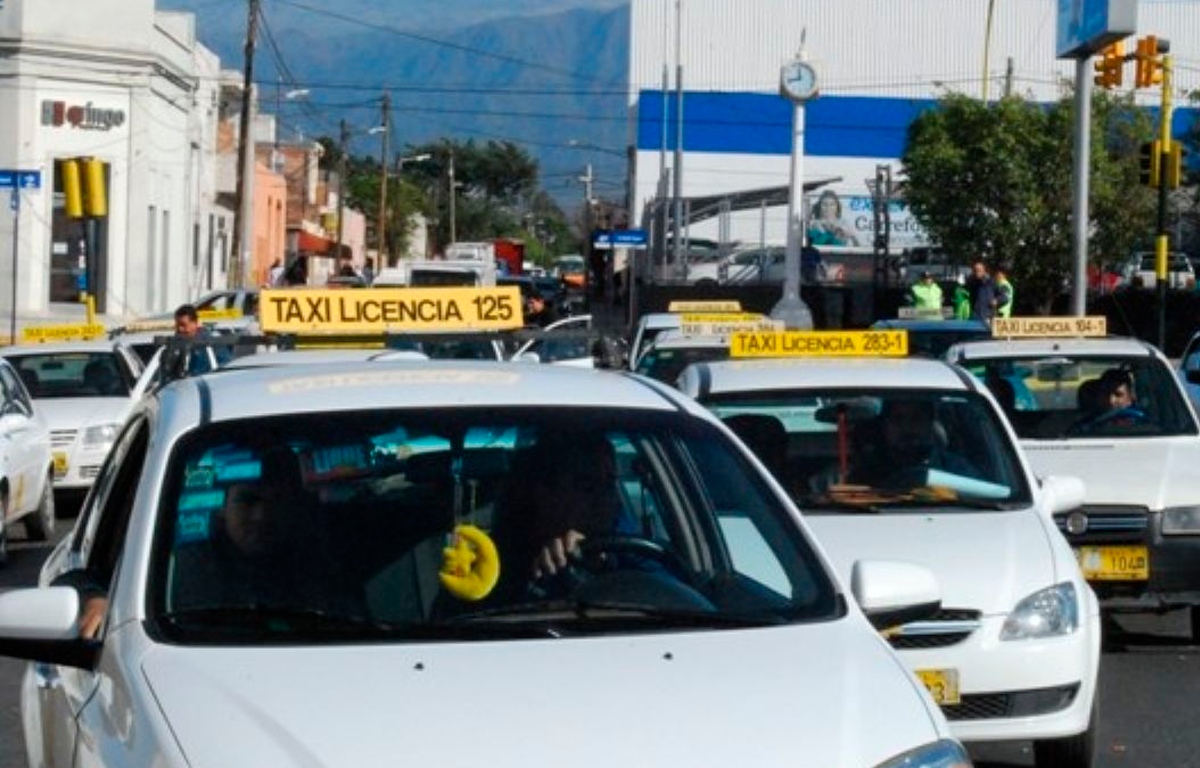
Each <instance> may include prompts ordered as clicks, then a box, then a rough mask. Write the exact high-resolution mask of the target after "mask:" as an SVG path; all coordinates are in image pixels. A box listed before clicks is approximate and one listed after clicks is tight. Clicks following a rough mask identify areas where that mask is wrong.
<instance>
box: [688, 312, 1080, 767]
mask: <svg viewBox="0 0 1200 768" xmlns="http://www.w3.org/2000/svg"><path fill="white" fill-rule="evenodd" d="M897 335H899V336H903V335H904V331H868V332H846V333H838V332H815V333H811V334H807V333H804V332H788V333H785V334H777V335H776V336H775V338H771V337H770V336H769V335H768V334H742V335H740V336H735V337H734V339H733V341H732V346H731V350H732V351H733V353H734V354H736V355H739V356H740V358H741V359H733V360H729V361H726V362H708V363H701V364H697V365H694V366H692V367H690V368H688V369H687V370H685V371H684V373H683V374H682V375H681V376H680V378H679V382H678V386H679V387H680V389H681V390H682V391H683V392H684V393H685V394H687V395H690V396H692V397H694V398H695V399H697V400H698V401H699V402H700V403H701V404H703V405H705V406H706V407H708V408H709V409H711V410H712V411H713V412H714V413H715V414H716V415H718V416H719V417H721V419H722V420H723V421H724V422H725V423H726V424H727V425H728V426H729V427H730V429H732V430H733V431H734V432H735V433H736V434H737V435H738V436H739V437H741V438H742V440H743V441H744V442H745V443H746V445H747V446H748V447H750V448H751V450H752V451H753V452H754V453H755V454H756V455H757V456H758V458H759V460H760V461H761V462H762V464H763V466H764V467H765V468H767V469H768V470H770V471H771V473H772V475H773V476H774V477H775V479H776V480H777V482H778V483H779V484H780V486H781V487H782V488H783V489H784V490H785V491H786V492H787V493H788V494H789V495H790V496H791V498H792V499H793V501H795V503H796V504H797V506H798V507H799V508H800V509H801V510H802V511H803V512H804V513H805V515H806V519H807V522H808V525H809V527H810V528H811V529H812V530H813V532H814V534H815V535H816V536H817V540H818V541H819V542H820V543H821V544H822V546H823V547H824V548H825V550H826V551H827V552H828V553H829V554H830V556H831V558H832V559H833V561H834V564H835V566H836V567H837V569H838V571H839V572H840V573H841V574H842V576H843V578H848V577H850V574H851V570H852V568H853V563H854V561H855V560H857V559H858V558H861V557H870V558H885V559H890V560H898V561H909V562H913V563H916V564H919V565H921V566H924V567H926V568H928V569H930V570H931V571H932V572H933V573H934V574H935V576H936V578H937V581H938V583H939V585H940V588H941V590H942V596H943V597H942V607H941V610H939V611H938V612H937V613H936V614H935V615H933V616H930V617H925V618H923V619H922V620H919V621H913V622H904V623H900V624H899V625H898V626H896V627H892V628H889V629H888V630H887V631H886V632H885V635H886V636H887V637H888V639H889V641H890V642H891V643H892V644H893V646H894V647H895V648H896V649H897V650H898V652H899V655H900V658H901V659H902V660H903V661H904V662H905V664H906V665H907V666H908V667H909V668H910V669H911V670H912V671H913V673H914V674H916V675H917V676H918V677H919V678H920V679H921V681H922V682H923V683H925V685H926V686H927V687H928V688H929V690H930V693H931V694H932V695H933V697H934V698H935V699H936V700H937V701H938V703H939V704H940V705H941V707H942V710H943V711H944V712H945V714H946V717H947V718H948V719H949V721H950V725H951V729H952V730H953V732H954V733H955V734H956V735H957V736H958V737H959V738H961V739H963V740H965V741H1005V740H1033V742H1034V755H1035V760H1036V763H1037V765H1039V766H1047V767H1049V766H1055V767H1058V768H1061V767H1064V766H1080V767H1085V766H1090V765H1091V763H1092V759H1093V754H1094V735H1095V728H1096V714H1095V709H1094V706H1095V701H1096V683H1097V671H1098V668H1099V660H1100V623H1099V621H1100V615H1099V608H1098V603H1097V600H1096V596H1095V594H1094V593H1093V591H1092V589H1091V588H1090V587H1089V586H1088V584H1087V582H1086V581H1085V580H1084V579H1083V577H1082V574H1081V573H1080V569H1079V566H1078V565H1077V564H1076V562H1075V559H1074V556H1073V555H1072V553H1071V550H1070V547H1068V546H1067V543H1066V542H1065V541H1064V540H1063V538H1062V536H1060V535H1059V533H1058V531H1057V530H1055V526H1054V520H1053V515H1054V514H1056V513H1062V512H1064V511H1067V510H1071V509H1074V508H1075V507H1076V506H1078V504H1079V502H1080V501H1081V500H1082V498H1083V493H1084V491H1083V485H1082V483H1081V482H1080V481H1079V480H1078V479H1077V478H1074V477H1069V476H1056V477H1051V476H1043V477H1041V478H1040V479H1039V478H1037V477H1035V475H1034V473H1033V471H1032V470H1031V468H1030V466H1029V465H1028V464H1027V463H1026V459H1025V457H1024V455H1023V453H1022V452H1021V451H1020V449H1019V448H1018V446H1017V442H1016V438H1015V435H1013V433H1012V432H1011V430H1010V428H1009V426H1008V425H1007V424H1006V422H1005V419H1004V414H1003V412H1002V411H1001V409H1000V408H999V407H997V404H996V402H995V400H994V399H993V398H992V396H991V395H990V393H989V392H988V391H987V389H986V388H985V387H984V386H983V384H982V383H979V382H976V381H975V380H974V379H973V378H972V377H970V376H969V375H968V374H967V373H966V372H965V371H963V370H961V369H958V368H956V367H954V366H950V365H947V364H946V363H944V362H940V361H934V360H926V359H915V358H904V359H887V358H888V356H889V355H890V356H898V355H900V354H902V353H903V352H904V351H905V349H906V347H907V344H906V342H905V341H904V340H903V339H898V338H896V336H897ZM838 336H840V337H841V338H840V340H837V339H836V337H838ZM789 350H798V351H802V352H803V353H804V354H803V355H802V356H799V357H790V358H781V355H783V354H785V352H786V351H789ZM850 350H858V357H855V358H851V357H847V356H846V355H847V354H848V352H849V351H850ZM749 355H757V356H758V357H759V358H772V357H773V358H776V359H746V357H747V356H749Z"/></svg>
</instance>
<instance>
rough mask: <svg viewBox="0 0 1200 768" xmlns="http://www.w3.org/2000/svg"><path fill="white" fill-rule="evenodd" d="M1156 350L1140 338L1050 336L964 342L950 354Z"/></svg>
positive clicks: (1128, 353) (1118, 353) (987, 355)
mask: <svg viewBox="0 0 1200 768" xmlns="http://www.w3.org/2000/svg"><path fill="white" fill-rule="evenodd" d="M1156 353H1157V350H1156V349H1155V348H1154V347H1152V346H1151V345H1150V344H1147V343H1146V342H1144V341H1141V340H1140V339H1130V338H1125V337H1119V336H1108V337H1105V338H1078V339H1070V338H1057V339H1054V338H1047V339H991V340H979V341H965V342H962V343H961V344H956V345H954V346H953V347H951V348H950V351H949V352H948V353H947V354H948V355H949V356H950V357H951V358H952V359H955V360H972V359H979V358H994V357H1029V356H1037V355H1054V354H1069V355H1114V356H1145V355H1154V354H1156Z"/></svg>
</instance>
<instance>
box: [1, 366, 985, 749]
mask: <svg viewBox="0 0 1200 768" xmlns="http://www.w3.org/2000/svg"><path fill="white" fill-rule="evenodd" d="M97 488H98V489H100V490H98V491H97V492H96V493H93V494H92V495H91V496H89V499H88V502H87V504H86V508H85V509H84V510H83V511H82V514H81V516H80V518H79V522H78V524H77V527H76V530H75V533H74V535H73V536H71V537H69V538H68V539H66V540H64V542H63V543H62V544H61V545H60V547H59V548H58V549H56V550H55V552H54V553H53V554H52V555H51V557H50V559H49V561H48V563H47V565H46V567H45V568H44V570H43V574H42V585H41V587H39V588H37V589H27V590H17V591H9V592H5V593H3V594H0V653H3V654H7V655H12V656H17V657H21V658H26V659H31V660H33V661H35V662H36V663H34V664H32V665H31V666H30V667H29V668H28V670H27V672H26V674H25V678H24V681H23V684H22V690H21V710H22V720H23V725H24V733H25V738H26V745H27V749H28V758H29V764H30V765H31V766H38V767H39V768H41V767H45V768H67V766H72V765H101V764H104V765H159V766H180V767H183V766H188V767H189V768H250V767H253V768H259V767H260V766H264V765H273V766H318V765H319V766H327V767H329V768H340V767H344V768H384V767H385V766H395V765H397V764H409V763H411V764H414V765H426V764H434V763H446V762H450V763H454V764H458V763H465V762H467V761H470V762H475V761H478V760H483V761H485V762H486V763H487V765H489V766H494V768H510V767H512V768H516V767H517V766H520V767H521V768H527V767H528V766H530V765H534V764H537V763H539V762H543V761H544V760H545V759H546V757H547V755H560V756H561V755H570V756H571V757H570V759H569V762H571V764H572V765H575V766H582V767H584V768H586V767H588V766H596V767H597V768H599V767H600V766H605V767H607V766H612V765H628V766H658V767H662V766H680V768H684V767H685V766H686V768H693V767H694V766H697V765H741V764H748V765H749V764H753V765H785V764H787V765H806V766H814V767H815V766H821V767H822V768H826V767H828V766H845V767H846V768H864V767H866V768H872V767H874V768H884V767H887V768H900V767H903V768H957V767H958V766H969V765H970V762H969V759H968V758H967V756H966V755H965V753H964V752H963V750H962V748H961V747H960V746H959V744H958V742H957V741H955V740H954V739H953V738H952V737H951V736H950V735H949V733H948V728H947V726H946V723H945V720H944V718H943V717H942V715H941V713H940V711H939V710H938V709H937V707H935V706H934V705H933V703H932V701H931V700H930V698H929V696H928V695H927V693H926V692H925V691H924V689H923V688H921V686H920V685H919V684H918V683H917V681H916V680H915V679H914V678H912V677H911V676H910V675H909V674H907V672H906V671H905V670H904V668H903V667H902V666H901V665H900V664H899V662H898V661H897V659H896V656H895V654H894V652H893V651H892V649H891V648H889V647H888V644H887V643H886V641H884V639H883V638H882V637H881V636H880V635H879V634H878V632H876V631H875V630H874V628H873V625H872V622H874V623H875V624H889V623H893V622H895V621H897V620H902V619H903V617H904V616H905V615H908V616H913V615H919V614H923V613H926V612H929V611H932V610H934V609H936V605H937V600H938V595H937V592H936V589H935V587H934V585H933V578H932V575H931V574H930V573H929V572H928V571H927V570H925V569H923V568H920V567H917V566H912V565H906V564H903V563H890V562H887V561H863V562H860V563H858V564H857V566H856V567H855V568H853V569H852V573H853V598H852V597H851V596H850V593H848V592H847V589H846V587H845V586H843V585H844V584H850V583H851V582H849V581H846V582H843V581H842V580H840V579H839V578H838V576H836V575H835V573H834V571H833V570H832V569H831V568H830V567H829V566H828V565H827V563H826V559H825V557H824V555H823V554H822V553H821V551H820V549H819V548H818V547H817V545H815V544H814V543H813V541H812V539H811V537H810V536H809V534H808V532H807V530H806V527H805V524H804V522H803V521H802V520H801V518H800V516H799V514H798V513H797V511H796V509H795V507H794V506H792V504H791V502H789V501H788V499H787V497H786V496H785V495H784V494H783V493H782V491H781V489H780V488H779V487H778V486H777V485H776V484H775V483H774V482H773V481H772V480H771V479H770V478H769V477H768V476H767V475H766V474H765V473H764V472H762V470H761V469H760V468H759V466H758V465H757V464H756V463H755V462H754V461H753V458H752V457H751V456H750V455H749V454H748V453H747V452H746V451H745V449H744V448H743V447H742V446H741V445H740V444H739V443H738V442H737V441H736V440H734V439H733V437H732V436H731V435H730V433H729V431H728V430H727V429H725V428H724V427H723V426H721V425H720V424H719V423H718V422H716V420H715V419H714V418H713V417H712V416H711V415H710V414H708V413H707V412H706V411H704V410H703V409H701V408H699V407H698V406H696V405H695V404H693V403H691V402H690V401H688V400H686V399H685V398H683V397H682V396H680V395H678V394H677V393H674V392H673V391H671V390H669V389H667V388H666V387H661V386H658V385H654V384H652V383H649V382H646V381H644V380H640V379H637V378H634V377H629V376H623V375H615V374H611V373H605V372H598V371H586V370H579V369H573V368H561V367H554V366H532V365H521V364H515V363H514V364H506V363H479V362H449V361H443V362H438V361H433V362H417V363H386V362H378V361H373V362H365V363H360V364H348V363H342V364H338V365H316V364H314V365H309V366H277V367H269V368H262V369H259V370H230V371H222V372H216V373H211V374H207V375H204V376H200V377H195V378H187V379H183V380H180V381H177V382H174V383H172V384H170V385H167V386H165V387H164V388H162V389H161V390H159V391H157V392H154V393H152V394H151V395H149V396H147V397H146V398H145V399H144V400H143V401H142V404H141V405H139V407H138V408H136V409H135V411H134V413H133V415H132V416H131V418H130V420H129V422H128V424H127V426H126V427H125V429H124V431H123V432H122V434H121V435H120V436H119V437H118V440H117V444H116V447H115V448H114V450H113V452H112V453H111V454H110V457H109V460H108V461H107V462H106V464H105V466H104V469H103V470H102V472H101V478H100V481H99V482H98V485H97ZM559 546H562V548H563V551H561V552H560V551H559V550H558V547H559ZM568 551H569V555H568ZM118 566H119V567H118ZM81 598H83V600H84V607H85V609H86V616H87V617H89V620H90V618H91V617H98V616H101V615H103V621H102V622H101V629H100V632H99V635H98V638H97V639H96V640H94V641H85V640H82V639H81V638H80V631H81V630H80V627H79V626H78V624H77V618H76V617H77V615H78V614H79V613H80V602H81ZM860 606H861V609H860ZM298 672H302V674H298ZM331 702H336V705H334V706H330V705H329V704H330V703H331ZM214 734H219V738H218V737H214ZM464 750H465V751H464Z"/></svg>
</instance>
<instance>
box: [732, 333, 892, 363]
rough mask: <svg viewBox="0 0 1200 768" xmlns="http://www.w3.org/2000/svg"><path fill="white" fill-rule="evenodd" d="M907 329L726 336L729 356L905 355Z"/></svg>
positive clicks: (736, 334) (737, 334)
mask: <svg viewBox="0 0 1200 768" xmlns="http://www.w3.org/2000/svg"><path fill="white" fill-rule="evenodd" d="M907 355H908V331H905V330H895V331H774V332H741V333H735V334H733V335H732V336H731V337H730V339H729V356H730V357H742V358H746V357H905V356H907Z"/></svg>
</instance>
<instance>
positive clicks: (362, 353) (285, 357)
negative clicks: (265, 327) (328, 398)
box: [223, 349, 428, 370]
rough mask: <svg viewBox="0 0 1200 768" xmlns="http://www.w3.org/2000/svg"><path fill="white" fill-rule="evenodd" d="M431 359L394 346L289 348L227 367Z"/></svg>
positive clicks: (253, 356)
mask: <svg viewBox="0 0 1200 768" xmlns="http://www.w3.org/2000/svg"><path fill="white" fill-rule="evenodd" d="M384 359H388V360H427V359H428V357H426V356H425V355H423V354H421V353H420V352H412V351H405V350H394V349H288V350H273V351H270V352H257V353H255V354H253V355H246V356H244V357H239V358H237V359H235V360H231V361H229V362H228V363H226V364H225V365H224V366H223V368H224V369H225V370H237V369H241V368H265V367H268V366H281V365H288V366H295V365H309V364H324V363H362V362H370V361H373V360H384Z"/></svg>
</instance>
